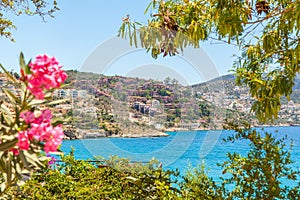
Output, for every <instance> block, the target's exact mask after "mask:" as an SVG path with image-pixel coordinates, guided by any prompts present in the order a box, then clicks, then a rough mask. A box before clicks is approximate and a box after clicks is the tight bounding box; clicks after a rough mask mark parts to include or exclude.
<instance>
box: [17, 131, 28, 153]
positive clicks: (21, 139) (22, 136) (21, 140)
mask: <svg viewBox="0 0 300 200" xmlns="http://www.w3.org/2000/svg"><path fill="white" fill-rule="evenodd" d="M17 138H18V143H17V146H18V147H19V149H21V150H28V148H29V139H28V134H27V131H20V132H19V133H18V136H17Z"/></svg>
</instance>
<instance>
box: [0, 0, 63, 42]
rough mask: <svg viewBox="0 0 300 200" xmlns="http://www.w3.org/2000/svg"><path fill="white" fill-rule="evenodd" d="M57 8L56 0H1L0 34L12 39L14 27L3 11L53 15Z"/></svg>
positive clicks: (41, 15) (20, 13)
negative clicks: (49, 1) (49, 0)
mask: <svg viewBox="0 0 300 200" xmlns="http://www.w3.org/2000/svg"><path fill="white" fill-rule="evenodd" d="M57 10H59V8H58V7H57V2H56V0H52V3H48V1H47V0H2V1H1V3H0V36H4V37H6V38H9V39H10V40H12V41H14V39H13V37H12V33H11V30H12V29H15V28H16V27H15V25H14V24H13V22H12V21H11V20H10V19H8V18H6V17H5V13H13V14H14V15H22V14H25V15H30V16H32V15H39V16H40V17H42V18H43V20H44V18H45V17H46V16H50V17H53V13H54V12H55V11H57Z"/></svg>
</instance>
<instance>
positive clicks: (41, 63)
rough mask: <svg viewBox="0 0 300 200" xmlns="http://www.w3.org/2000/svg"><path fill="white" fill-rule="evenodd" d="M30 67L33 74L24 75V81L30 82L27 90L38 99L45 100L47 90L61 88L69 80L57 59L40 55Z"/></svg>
mask: <svg viewBox="0 0 300 200" xmlns="http://www.w3.org/2000/svg"><path fill="white" fill-rule="evenodd" d="M29 66H30V70H31V72H32V74H27V75H24V80H27V81H28V85H27V88H28V90H30V92H31V93H32V94H33V95H34V96H35V97H36V98H37V99H44V97H45V93H44V91H45V90H51V89H54V88H59V87H60V85H61V84H62V83H63V82H64V81H65V80H66V79H67V74H66V73H65V72H64V71H63V70H61V68H62V66H60V65H59V63H58V61H57V60H56V58H55V57H49V56H47V55H38V56H36V59H35V60H34V61H33V62H31V63H30V64H29Z"/></svg>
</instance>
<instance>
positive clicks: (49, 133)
mask: <svg viewBox="0 0 300 200" xmlns="http://www.w3.org/2000/svg"><path fill="white" fill-rule="evenodd" d="M21 117H22V118H23V119H24V120H25V122H26V123H28V124H29V127H30V128H29V129H27V130H26V131H20V132H19V133H18V136H17V138H18V143H17V146H18V148H19V149H20V150H28V148H29V146H30V141H32V140H37V141H40V142H44V151H45V152H46V153H49V152H55V151H57V148H58V146H59V145H60V144H61V143H62V140H63V137H64V132H63V129H62V126H61V125H58V126H56V127H53V126H52V125H51V119H52V113H51V111H50V110H49V109H46V110H43V111H42V112H41V114H40V116H38V117H35V116H34V113H33V112H30V111H27V112H24V113H22V114H21Z"/></svg>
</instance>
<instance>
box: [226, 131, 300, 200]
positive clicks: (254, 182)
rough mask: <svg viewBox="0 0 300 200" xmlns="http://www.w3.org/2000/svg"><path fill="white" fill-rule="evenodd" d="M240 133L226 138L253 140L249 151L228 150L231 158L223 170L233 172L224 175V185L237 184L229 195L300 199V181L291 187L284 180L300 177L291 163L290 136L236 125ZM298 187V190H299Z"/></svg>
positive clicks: (230, 139) (229, 196) (232, 196)
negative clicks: (286, 142)
mask: <svg viewBox="0 0 300 200" xmlns="http://www.w3.org/2000/svg"><path fill="white" fill-rule="evenodd" d="M235 129H236V131H237V134H235V135H234V136H232V137H229V138H228V139H226V140H225V141H227V142H230V141H231V142H234V141H235V140H245V141H249V142H250V143H249V146H250V150H249V152H248V153H247V155H240V154H238V153H228V154H227V155H228V161H226V162H224V163H223V164H221V166H222V168H223V173H224V174H225V173H228V174H230V177H229V178H222V179H223V183H222V185H223V186H225V185H228V186H227V189H228V188H230V185H231V186H234V188H233V189H232V190H231V191H230V190H229V191H228V190H227V191H226V193H227V196H228V198H229V199H235V198H240V199H244V198H246V199H299V198H300V196H299V195H300V193H299V185H298V186H296V187H294V188H291V187H289V186H283V185H282V181H296V180H297V178H299V175H300V174H299V171H294V170H293V169H292V168H291V167H290V164H292V163H293V161H292V160H291V149H290V150H286V149H285V147H286V144H285V140H286V137H284V138H281V139H276V137H275V136H274V135H272V134H270V133H267V132H264V133H260V132H259V131H258V130H255V129H250V128H249V127H247V126H245V128H243V129H242V128H237V127H236V128H235ZM297 191H298V192H297Z"/></svg>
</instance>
